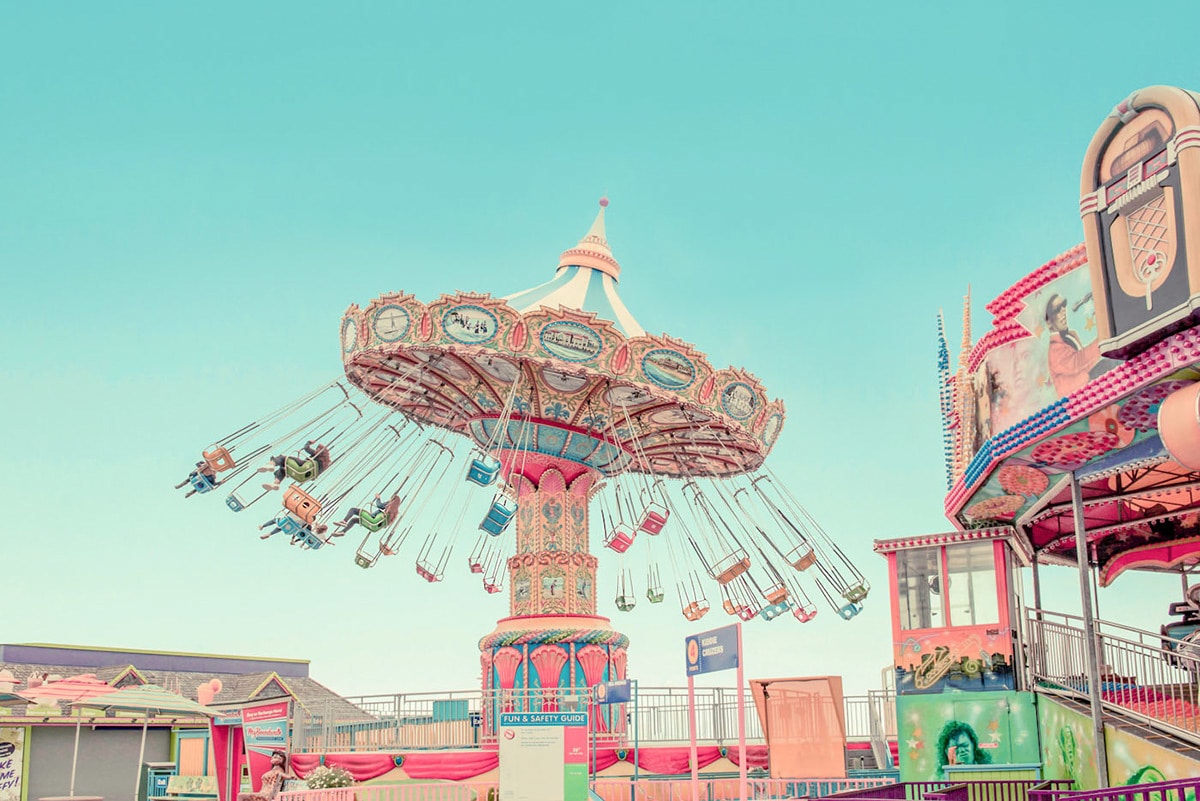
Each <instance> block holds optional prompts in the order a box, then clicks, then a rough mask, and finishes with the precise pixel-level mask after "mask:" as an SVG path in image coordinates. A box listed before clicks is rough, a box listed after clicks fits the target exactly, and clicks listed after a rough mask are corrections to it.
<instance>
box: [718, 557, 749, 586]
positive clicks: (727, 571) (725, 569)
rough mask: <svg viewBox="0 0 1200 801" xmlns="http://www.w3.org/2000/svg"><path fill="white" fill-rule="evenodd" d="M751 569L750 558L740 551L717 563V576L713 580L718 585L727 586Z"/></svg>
mask: <svg viewBox="0 0 1200 801" xmlns="http://www.w3.org/2000/svg"><path fill="white" fill-rule="evenodd" d="M749 569H750V557H749V556H746V555H745V554H744V553H743V552H741V551H739V552H737V553H732V554H730V555H729V556H727V557H725V558H724V559H722V560H721V561H720V562H717V574H716V575H715V576H713V578H715V579H716V580H717V583H718V584H720V585H721V586H725V585H726V584H728V583H729V582H731V581H733V580H734V579H735V578H737V577H738V576H740V575H742V574H743V573H745V572H746V571H747V570H749Z"/></svg>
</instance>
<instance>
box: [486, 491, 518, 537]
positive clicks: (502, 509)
mask: <svg viewBox="0 0 1200 801" xmlns="http://www.w3.org/2000/svg"><path fill="white" fill-rule="evenodd" d="M516 513H517V502H516V501H512V500H509V499H507V498H505V497H504V496H497V497H496V499H495V500H494V501H492V508H491V509H488V513H487V516H486V517H484V518H483V522H482V523H480V524H479V527H480V528H481V529H483V530H484V531H486V532H487V533H488V534H491V535H492V536H493V537H498V536H500V534H502V533H503V532H504V529H506V528H508V524H509V523H510V522H511V521H512V518H513V515H515V514H516Z"/></svg>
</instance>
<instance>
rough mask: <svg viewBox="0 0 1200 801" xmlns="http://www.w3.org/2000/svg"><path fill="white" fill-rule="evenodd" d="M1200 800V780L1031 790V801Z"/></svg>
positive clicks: (1193, 778)
mask: <svg viewBox="0 0 1200 801" xmlns="http://www.w3.org/2000/svg"><path fill="white" fill-rule="evenodd" d="M1198 797H1200V777H1192V778H1190V779H1173V780H1171V781H1165V782H1153V783H1149V784H1126V785H1122V786H1120V787H1103V788H1101V789H1098V790H1064V789H1058V788H1047V789H1037V790H1030V791H1029V801H1068V799H1069V801H1186V799H1191V798H1198Z"/></svg>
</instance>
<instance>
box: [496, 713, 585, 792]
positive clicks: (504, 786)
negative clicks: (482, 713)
mask: <svg viewBox="0 0 1200 801" xmlns="http://www.w3.org/2000/svg"><path fill="white" fill-rule="evenodd" d="M499 734H500V738H499V739H500V801H587V797H588V773H587V760H588V753H587V743H588V715H587V713H586V712H530V713H517V714H509V713H505V714H502V715H500V727H499Z"/></svg>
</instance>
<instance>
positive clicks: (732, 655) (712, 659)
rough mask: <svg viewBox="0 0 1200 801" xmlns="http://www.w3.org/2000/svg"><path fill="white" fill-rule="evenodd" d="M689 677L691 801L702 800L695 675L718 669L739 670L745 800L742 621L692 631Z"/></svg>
mask: <svg viewBox="0 0 1200 801" xmlns="http://www.w3.org/2000/svg"><path fill="white" fill-rule="evenodd" d="M684 651H685V655H686V659H687V680H688V738H689V740H690V743H691V749H692V753H691V763H692V801H700V766H699V765H697V764H696V676H698V675H700V674H702V673H713V672H715V671H718V670H728V669H730V668H736V669H737V719H738V754H739V757H738V786H739V788H740V790H741V799H742V801H746V799H747V795H748V791H749V786H748V783H747V781H746V693H745V692H744V690H743V686H744V685H745V678H746V677H745V673H744V669H743V667H742V624H741V623H734V624H733V625H732V626H723V627H722V628H719V629H712V630H711V631H704V632H701V633H700V634H693V635H692V636H690V637H688V638H687V639H686V640H685V641H684Z"/></svg>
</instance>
